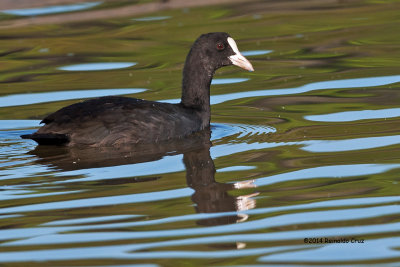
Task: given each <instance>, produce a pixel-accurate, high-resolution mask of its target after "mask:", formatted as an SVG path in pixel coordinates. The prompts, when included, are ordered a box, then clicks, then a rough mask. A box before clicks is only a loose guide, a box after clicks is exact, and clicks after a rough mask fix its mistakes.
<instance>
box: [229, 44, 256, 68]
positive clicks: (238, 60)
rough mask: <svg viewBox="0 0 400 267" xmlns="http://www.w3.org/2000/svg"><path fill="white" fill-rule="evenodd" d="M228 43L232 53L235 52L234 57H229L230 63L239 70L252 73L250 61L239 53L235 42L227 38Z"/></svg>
mask: <svg viewBox="0 0 400 267" xmlns="http://www.w3.org/2000/svg"><path fill="white" fill-rule="evenodd" d="M228 43H229V45H230V46H231V48H232V50H233V52H235V54H234V55H232V56H230V57H229V59H230V61H231V62H232V64H233V65H236V66H238V67H240V68H243V69H245V70H248V71H254V68H253V66H252V65H251V63H250V61H248V60H247V59H246V58H245V57H244V56H243V55H242V54H241V53H240V51H239V49H238V47H237V45H236V42H235V40H233V39H232V38H231V37H228Z"/></svg>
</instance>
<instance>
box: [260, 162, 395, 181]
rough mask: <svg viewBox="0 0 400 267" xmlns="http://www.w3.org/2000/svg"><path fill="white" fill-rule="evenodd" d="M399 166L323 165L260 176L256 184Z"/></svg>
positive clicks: (326, 176) (367, 173) (348, 175)
mask: <svg viewBox="0 0 400 267" xmlns="http://www.w3.org/2000/svg"><path fill="white" fill-rule="evenodd" d="M397 168H400V164H349V165H334V166H322V167H315V168H309V169H302V170H298V171H293V172H286V173H281V174H276V175H271V176H267V177H264V178H258V179H256V180H255V181H256V182H255V184H256V185H257V186H265V185H270V184H275V183H281V182H287V181H293V180H303V179H313V178H342V177H351V176H360V175H372V174H377V173H383V172H386V171H389V170H392V169H397Z"/></svg>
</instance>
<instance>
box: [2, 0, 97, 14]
mask: <svg viewBox="0 0 400 267" xmlns="http://www.w3.org/2000/svg"><path fill="white" fill-rule="evenodd" d="M101 3H103V2H90V3H79V4H73V5H60V6H45V7H37V8H25V9H9V10H2V11H1V12H2V13H5V14H9V15H16V16H40V15H48V14H56V13H64V12H73V11H79V10H84V9H89V8H92V7H95V6H98V5H100V4H101Z"/></svg>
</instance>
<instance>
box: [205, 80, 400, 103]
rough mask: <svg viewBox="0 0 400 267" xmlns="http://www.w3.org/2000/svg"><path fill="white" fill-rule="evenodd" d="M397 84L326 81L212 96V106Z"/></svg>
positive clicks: (374, 81) (364, 81)
mask: <svg viewBox="0 0 400 267" xmlns="http://www.w3.org/2000/svg"><path fill="white" fill-rule="evenodd" d="M397 82H400V75H393V76H381V77H366V78H356V79H345V80H333V81H324V82H316V83H309V84H306V85H303V86H299V87H293V88H283V89H268V90H259V91H246V92H238V93H231V94H223V95H212V96H211V104H213V105H215V104H220V103H224V102H226V101H230V100H235V99H241V98H249V97H259V96H278V95H293V94H301V93H306V92H310V91H314V90H326V89H343V88H363V87H374V86H382V85H388V84H392V83H397Z"/></svg>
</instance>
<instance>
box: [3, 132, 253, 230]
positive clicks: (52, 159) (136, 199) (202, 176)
mask: <svg viewBox="0 0 400 267" xmlns="http://www.w3.org/2000/svg"><path fill="white" fill-rule="evenodd" d="M210 138H211V131H210V130H205V131H202V132H199V133H195V134H193V135H192V136H190V137H188V138H185V139H178V140H176V141H174V142H167V143H159V144H139V145H138V144H136V145H134V146H125V147H123V148H119V149H115V148H104V147H103V148H82V147H80V148H69V147H54V146H37V147H36V148H35V149H34V150H33V151H31V152H29V154H30V155H35V156H36V157H37V158H38V159H37V160H36V164H38V165H43V166H52V168H56V169H57V170H59V171H61V172H59V173H60V175H62V176H67V177H71V176H72V177H74V176H77V175H84V176H87V175H88V174H89V173H90V175H89V176H88V177H83V178H77V179H68V180H65V181H58V182H57V181H53V182H52V184H53V185H56V184H64V183H65V182H67V183H73V182H78V181H79V182H86V181H94V180H97V181H99V180H101V181H99V182H98V184H99V185H100V184H101V185H107V184H110V185H113V184H115V183H116V182H117V181H116V180H117V179H122V177H125V176H126V177H137V176H144V175H150V174H151V175H152V176H151V177H144V178H140V179H131V181H130V182H131V183H136V182H146V181H151V180H154V179H158V178H159V177H154V175H155V171H154V169H153V168H152V167H151V166H153V165H154V161H157V166H160V164H159V162H160V161H162V160H165V159H168V158H171V157H173V161H174V162H175V163H176V162H177V161H179V159H182V158H181V157H179V156H180V155H181V154H183V163H184V168H185V169H186V181H187V185H188V188H181V189H175V190H166V191H159V192H157V191H156V192H152V193H142V194H131V195H119V196H111V197H100V198H91V199H79V200H69V201H62V202H52V203H44V204H33V205H26V206H19V207H15V208H5V209H2V213H3V214H5V213H12V212H24V211H29V210H35V211H37V210H51V209H60V208H63V209H65V208H77V207H89V206H102V205H116V204H121V203H140V202H148V201H157V200H165V199H171V198H179V197H183V196H189V195H190V194H192V193H193V190H194V193H193V194H192V200H193V202H194V203H195V209H196V212H197V213H199V214H201V213H220V214H219V215H218V216H212V217H205V218H202V219H200V220H199V221H198V224H200V225H208V226H210V225H221V224H230V223H237V222H242V221H245V220H246V219H247V218H248V215H245V214H241V213H237V212H240V211H246V210H249V209H252V208H255V206H256V204H255V200H254V199H253V198H252V197H254V196H256V195H257V194H258V193H253V194H249V195H241V196H232V195H230V194H229V193H228V191H232V190H238V189H244V188H254V187H255V184H254V181H240V182H236V183H231V184H225V183H218V182H216V181H215V172H216V170H215V166H214V162H213V160H212V158H211V155H210V146H211V142H210ZM176 156H178V158H176ZM174 157H175V158H174ZM132 164H135V168H132V167H133V165H132ZM140 164H145V166H144V168H139V169H138V168H137V167H136V166H137V165H140ZM166 165H170V166H174V168H176V164H172V162H168V164H166ZM110 168H112V170H111V169H110ZM121 168H124V169H126V170H127V174H126V175H124V174H123V173H121ZM107 169H110V171H107ZM141 169H142V170H147V172H148V173H143V172H141V171H140V170H141ZM138 170H139V172H138ZM174 170H175V171H176V169H174ZM88 172H89V173H88ZM113 172H114V173H116V177H115V178H116V179H110V178H113V177H111V176H112V175H111V176H110V173H113ZM102 173H103V174H104V173H105V174H106V175H105V176H102V175H101V174H102ZM162 173H166V170H165V169H162ZM190 188H191V189H193V190H191V189H190ZM227 212H231V213H227ZM221 213H224V214H221Z"/></svg>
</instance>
